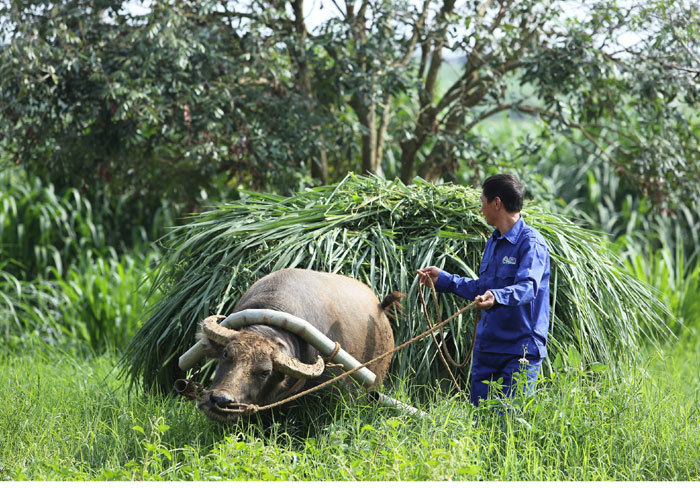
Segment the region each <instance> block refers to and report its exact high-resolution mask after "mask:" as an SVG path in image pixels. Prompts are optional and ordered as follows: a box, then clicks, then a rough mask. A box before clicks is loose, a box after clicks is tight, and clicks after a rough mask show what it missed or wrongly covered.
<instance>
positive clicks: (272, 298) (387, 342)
mask: <svg viewBox="0 0 700 488" xmlns="http://www.w3.org/2000/svg"><path fill="white" fill-rule="evenodd" d="M399 297H400V294H397V293H396V292H394V293H392V294H389V295H388V296H387V297H386V298H385V299H384V301H383V302H382V303H381V304H380V303H379V301H378V300H377V297H376V296H375V295H374V293H372V291H371V290H370V289H369V287H368V286H366V285H365V284H363V283H361V282H359V281H357V280H355V279H353V278H349V277H346V276H341V275H337V274H330V273H322V272H317V271H310V270H304V269H283V270H280V271H276V272H274V273H271V274H269V275H267V276H265V277H264V278H262V279H260V280H258V281H257V282H255V283H254V284H253V285H252V286H251V287H250V289H249V290H248V291H247V292H246V293H245V294H244V295H243V296H242V297H241V299H240V300H239V301H238V303H237V304H236V306H235V308H234V310H233V312H238V311H242V310H249V309H268V310H277V311H280V312H287V313H289V314H292V315H294V316H296V317H299V318H301V319H304V320H306V321H307V322H309V323H310V324H313V325H314V326H315V327H316V328H317V329H318V330H320V331H321V332H322V333H323V334H325V335H326V336H327V337H328V338H330V339H331V340H332V341H336V342H338V343H339V344H340V346H341V347H342V348H343V349H344V350H345V351H347V352H348V353H349V354H350V355H352V356H354V357H355V358H356V359H357V360H358V361H360V362H365V361H368V360H370V359H373V358H375V357H377V356H379V355H380V354H382V353H385V352H387V351H389V350H391V349H392V348H393V347H394V335H393V332H392V329H391V325H390V324H389V321H388V319H387V313H388V311H389V309H390V307H391V306H392V305H394V304H395V302H396V300H398V298H399ZM220 318H223V317H221V316H218V317H210V318H209V319H208V320H207V321H205V323H203V324H202V332H200V333H199V335H198V338H199V339H200V343H201V345H202V348H203V351H204V353H205V355H206V356H208V357H211V358H214V359H216V360H217V362H218V365H217V371H216V375H215V377H214V380H213V382H212V385H211V387H210V388H209V389H208V390H204V391H203V394H202V395H201V396H200V398H199V401H198V407H199V408H200V410H202V411H203V412H204V413H205V414H206V415H207V416H208V417H209V418H211V419H213V420H216V421H219V422H228V421H231V420H233V419H235V418H236V417H237V416H239V415H240V414H241V412H242V410H241V405H242V404H256V405H266V404H270V403H273V402H275V401H277V400H279V399H281V398H284V397H285V396H286V395H287V394H288V393H289V392H290V390H291V389H292V388H294V389H295V390H296V391H302V390H305V389H308V388H310V387H312V386H313V385H315V384H317V383H318V382H320V381H321V380H323V379H325V376H326V375H325V374H323V371H324V363H323V361H324V360H323V358H321V357H320V355H319V352H318V351H317V350H316V349H315V348H314V347H312V346H311V345H310V344H308V343H307V342H305V341H304V340H302V339H301V338H300V337H299V336H298V335H296V334H294V333H291V332H289V331H287V330H283V329H281V328H278V327H274V326H270V325H266V324H252V325H248V326H246V327H244V328H242V329H241V330H232V329H228V328H225V327H222V326H221V325H219V324H218V320H219V319H220ZM390 362H391V355H388V356H387V357H386V358H384V359H382V360H381V361H378V362H376V363H374V364H373V365H372V366H371V370H372V371H373V372H374V373H375V374H376V376H377V379H376V382H375V386H377V385H380V384H381V382H382V380H383V378H384V376H385V375H386V373H387V370H388V369H389V363H390ZM298 380H301V381H302V383H301V384H297V383H298Z"/></svg>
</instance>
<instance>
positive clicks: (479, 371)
mask: <svg viewBox="0 0 700 488" xmlns="http://www.w3.org/2000/svg"><path fill="white" fill-rule="evenodd" d="M472 354H473V357H472V378H471V390H470V391H469V399H470V400H471V402H472V403H473V404H474V405H476V406H478V405H479V401H480V400H481V399H486V398H488V396H489V388H490V385H487V384H485V383H484V381H497V380H498V378H503V383H502V385H503V389H502V390H501V392H502V393H503V395H505V396H509V395H511V393H512V392H511V389H512V387H513V373H516V372H518V371H524V372H525V374H526V375H527V385H526V390H527V392H531V391H532V389H533V388H534V386H535V380H536V379H537V375H538V374H539V372H540V367H541V366H542V358H541V357H539V356H533V355H532V354H527V355H525V359H527V363H523V362H522V359H523V355H522V354H520V355H518V354H497V353H490V352H479V351H477V350H476V349H475V350H474V352H473V353H472Z"/></svg>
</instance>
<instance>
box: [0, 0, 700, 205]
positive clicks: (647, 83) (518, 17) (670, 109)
mask: <svg viewBox="0 0 700 488" xmlns="http://www.w3.org/2000/svg"><path fill="white" fill-rule="evenodd" d="M331 3H332V5H329V4H328V3H326V4H322V5H323V6H324V8H325V9H333V12H334V13H333V15H331V16H330V18H329V19H328V20H326V21H324V22H323V23H321V24H320V25H319V26H317V27H315V28H314V29H309V28H308V27H307V25H306V20H305V17H304V15H305V10H306V5H305V3H304V0H290V1H289V2H280V1H270V0H249V1H246V2H243V1H238V2H228V1H216V0H201V1H199V2H194V1H193V2H168V1H160V2H153V3H152V5H151V11H150V13H149V14H148V15H146V16H145V17H143V18H136V17H133V16H130V15H129V14H126V13H124V11H123V10H122V9H121V5H120V4H119V3H118V2H117V3H114V2H111V3H108V4H107V5H109V8H108V7H107V6H103V7H100V6H99V5H97V6H96V7H94V8H93V7H91V5H93V3H91V2H87V0H74V1H73V2H69V3H57V4H55V5H54V4H52V3H50V2H34V3H33V2H27V3H22V4H19V5H21V6H17V5H18V4H15V5H14V6H12V7H5V8H4V9H3V11H2V12H0V14H2V15H4V17H5V21H4V24H3V25H4V26H5V29H4V30H5V36H6V38H9V39H10V43H9V49H7V50H6V51H5V54H3V57H2V59H3V62H2V66H3V73H2V76H3V91H2V96H1V97H0V99H1V100H2V103H3V117H2V119H3V120H4V122H3V130H4V133H5V134H6V141H10V142H6V145H7V146H8V147H9V148H10V150H11V151H12V152H13V153H14V154H15V155H16V157H17V158H18V160H19V161H20V162H23V163H25V164H26V163H27V162H34V164H35V166H38V164H37V163H36V162H37V161H46V160H47V159H48V160H49V161H53V162H54V164H55V165H57V166H60V167H62V168H68V167H70V164H69V163H67V162H66V161H67V159H71V160H72V161H79V160H86V159H87V160H90V161H95V162H96V163H94V166H95V168H99V169H100V171H102V169H101V168H104V166H102V165H104V164H105V163H104V160H105V159H107V160H110V161H120V163H118V164H117V163H111V164H110V165H108V166H107V168H108V169H111V170H112V171H114V168H115V167H119V168H122V169H124V168H129V170H134V171H135V169H134V168H133V167H132V166H130V165H129V164H124V161H132V160H137V161H141V160H144V159H145V160H147V161H151V162H152V163H153V164H149V165H146V167H147V168H151V170H152V172H153V173H155V174H156V175H157V177H154V178H151V179H154V180H157V179H158V178H160V179H161V180H162V179H163V177H162V176H163V175H162V171H163V168H164V167H169V168H172V169H173V171H172V173H170V174H168V175H166V176H167V179H168V181H170V180H171V178H174V177H175V175H179V176H180V177H181V179H182V185H188V184H190V185H194V186H197V185H203V184H205V183H207V182H209V181H211V178H213V177H214V175H216V174H219V173H220V172H222V171H228V172H229V174H230V175H232V176H233V175H237V176H238V179H235V180H234V182H240V181H243V182H245V183H246V184H254V185H257V186H259V187H260V186H265V185H267V186H268V188H269V187H271V186H273V187H277V188H278V190H280V191H289V190H291V189H293V188H294V187H295V185H296V184H297V183H298V182H300V181H301V182H305V183H309V182H310V180H309V178H312V177H313V178H315V181H320V182H325V181H326V180H327V179H329V178H330V179H334V178H338V177H340V176H342V175H343V174H345V172H347V171H348V170H352V169H354V170H360V171H362V172H370V173H376V174H382V173H386V174H387V175H389V176H391V175H393V174H399V175H400V176H401V178H402V179H403V181H404V182H408V181H410V180H411V179H412V178H413V176H414V175H416V174H418V175H419V176H421V177H423V178H426V179H428V180H431V181H435V180H438V179H440V178H444V179H449V180H460V179H461V178H462V173H463V171H464V170H465V168H466V169H467V170H472V171H476V170H478V169H479V168H483V167H484V166H489V165H492V164H493V163H494V157H493V151H494V148H493V147H491V146H490V145H488V144H484V143H483V141H482V139H481V138H479V137H477V135H476V133H475V131H476V128H477V127H478V126H479V125H480V124H482V123H483V122H484V121H486V120H487V119H489V117H492V116H493V115H495V114H498V113H501V112H508V113H512V114H521V115H523V116H527V117H530V119H531V120H533V121H536V122H537V124H536V127H538V128H539V129H540V130H539V133H538V144H540V146H541V147H543V148H544V147H547V146H548V145H550V144H552V143H553V142H552V141H553V139H552V137H553V136H554V135H555V134H564V135H566V136H570V138H571V140H572V141H574V142H576V143H581V146H582V147H583V148H585V150H586V151H588V152H590V153H592V154H595V155H596V157H600V158H605V159H607V160H609V161H610V162H611V164H614V165H615V167H616V168H618V171H619V173H620V174H621V175H623V176H624V177H625V178H626V179H628V180H629V181H631V182H633V183H634V184H635V185H638V186H641V187H642V188H643V189H644V191H645V192H646V193H647V194H648V195H649V196H650V198H651V199H652V200H653V201H655V202H656V203H657V204H658V205H660V206H665V205H672V203H673V201H674V200H675V199H678V198H682V197H685V196H686V195H687V194H688V192H689V191H692V192H695V191H697V189H698V183H697V178H695V175H696V173H697V170H698V163H697V160H696V158H695V157H694V155H695V154H696V152H697V148H698V134H699V132H700V129H699V128H698V120H697V116H695V115H694V114H695V113H696V110H697V105H698V103H699V100H700V98H699V97H698V93H699V91H698V87H699V83H698V82H699V75H700V67H699V65H700V63H699V60H700V54H699V53H700V49H699V47H700V46H699V44H700V41H699V39H700V35H698V34H699V32H700V31H699V30H698V25H700V19H699V18H698V13H697V12H698V8H697V4H695V3H693V2H687V1H684V0H673V1H671V2H665V1H664V2H662V1H660V0H656V1H654V2H651V3H649V2H646V3H642V2H638V3H627V4H624V5H619V4H617V3H616V2H614V1H611V0H596V1H594V2H587V3H585V4H583V3H582V4H580V5H579V4H575V3H572V2H561V1H553V0H546V1H535V0H467V1H463V2H457V1H455V0H442V1H438V0H420V1H413V2H407V1H405V0H383V1H380V2H370V1H369V0H358V1H357V2H350V3H345V4H343V3H339V2H336V1H335V0H334V1H332V2H331ZM37 5H38V6H37ZM84 12H87V14H85V13H84ZM630 39H632V41H631V42H630ZM455 56H460V57H461V58H460V59H461V61H460V62H459V63H457V64H455V63H453V65H452V66H453V67H454V70H455V74H454V75H453V76H450V77H448V76H445V72H444V71H441V70H444V67H445V59H446V58H447V57H451V58H453V59H454V57H455ZM76 91H80V92H81V93H83V94H90V95H83V96H81V97H78V98H77V99H75V97H71V96H70V95H71V94H74V93H76ZM62 97H64V98H65V97H68V98H67V99H64V98H62ZM59 100H60V102H59ZM77 107H79V109H78V108H77ZM49 108H50V110H48V109H49ZM47 113H49V114H51V115H50V116H47V115H46V114H47ZM37 125H38V128H40V131H37V130H36V129H37ZM29 127H32V129H31V130H30V129H29ZM57 131H62V132H60V133H58V134H57ZM109 141H112V144H109ZM579 141H582V142H579ZM100 142H101V143H102V144H104V143H105V142H107V144H108V145H107V147H109V148H112V149H110V152H108V155H106V156H105V155H103V154H102V153H103V152H104V151H98V153H99V154H90V148H94V147H100V145H99V144H100ZM67 147H71V148H73V149H74V150H75V152H74V153H66V150H67ZM394 161H395V162H396V163H392V162H394ZM139 166H141V165H139ZM100 171H97V172H94V174H100ZM121 173H124V171H121ZM110 174H111V173H109V172H106V173H105V176H104V178H109V177H110V176H109V175H110ZM126 174H130V173H128V171H127V172H126ZM131 174H133V173H131ZM193 175H196V176H197V178H195V177H193Z"/></svg>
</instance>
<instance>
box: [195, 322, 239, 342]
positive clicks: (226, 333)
mask: <svg viewBox="0 0 700 488" xmlns="http://www.w3.org/2000/svg"><path fill="white" fill-rule="evenodd" d="M220 318H222V317H221V315H212V316H210V317H207V318H206V319H204V322H203V323H202V331H203V332H204V335H206V336H207V337H208V338H209V340H212V341H214V342H216V343H217V344H221V345H222V346H225V345H226V344H228V343H229V342H231V339H233V338H234V337H235V335H236V334H237V333H238V332H237V331H235V330H231V329H227V328H226V327H221V326H220V325H219V324H218V323H217V320H218V319H220Z"/></svg>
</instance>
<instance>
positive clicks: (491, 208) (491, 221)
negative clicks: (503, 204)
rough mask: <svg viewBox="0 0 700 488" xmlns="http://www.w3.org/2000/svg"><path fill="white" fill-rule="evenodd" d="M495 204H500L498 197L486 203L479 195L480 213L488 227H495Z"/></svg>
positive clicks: (482, 195) (484, 198)
mask: <svg viewBox="0 0 700 488" xmlns="http://www.w3.org/2000/svg"><path fill="white" fill-rule="evenodd" d="M497 202H500V199H499V198H498V197H496V198H494V199H493V200H491V202H488V201H486V197H485V196H484V194H483V193H482V194H481V213H482V214H483V215H484V218H485V219H486V223H487V224H488V225H496V212H497V209H496V205H497Z"/></svg>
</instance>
